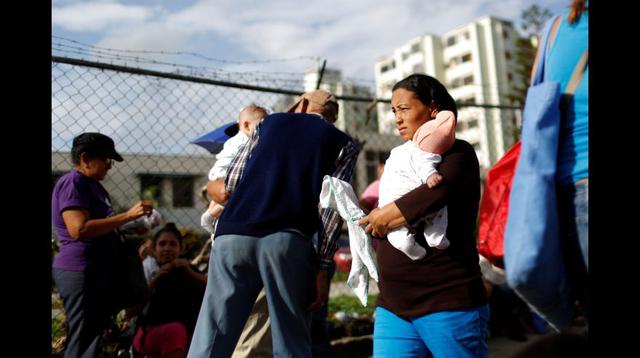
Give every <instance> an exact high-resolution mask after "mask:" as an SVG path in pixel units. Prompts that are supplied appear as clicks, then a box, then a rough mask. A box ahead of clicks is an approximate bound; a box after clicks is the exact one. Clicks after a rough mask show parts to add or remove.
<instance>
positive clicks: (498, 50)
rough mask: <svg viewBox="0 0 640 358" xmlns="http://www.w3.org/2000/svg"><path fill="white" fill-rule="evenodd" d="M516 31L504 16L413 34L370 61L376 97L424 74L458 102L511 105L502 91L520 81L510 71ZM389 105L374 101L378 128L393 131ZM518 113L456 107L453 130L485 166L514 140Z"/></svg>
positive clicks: (510, 89) (513, 66)
mask: <svg viewBox="0 0 640 358" xmlns="http://www.w3.org/2000/svg"><path fill="white" fill-rule="evenodd" d="M519 36H520V35H519V33H518V32H517V31H516V29H515V28H514V27H513V24H512V23H511V22H510V21H506V20H501V19H497V18H495V17H492V16H484V17H482V18H479V19H477V20H475V21H473V22H471V23H469V24H466V25H463V26H460V27H458V28H455V29H453V30H451V31H448V32H446V33H445V34H443V35H442V36H437V35H431V34H427V35H424V36H420V37H416V38H413V39H411V40H409V41H408V42H407V43H405V44H404V45H402V46H401V47H399V48H397V49H395V50H394V52H393V54H392V55H390V56H388V57H385V58H382V59H380V60H379V61H378V62H377V63H376V64H375V79H376V96H377V98H382V99H390V98H391V89H392V87H393V85H394V84H395V83H396V82H398V81H399V80H401V79H403V78H405V77H406V76H408V75H410V74H413V73H424V74H427V75H430V76H433V77H435V78H437V79H438V80H440V81H441V82H442V83H443V84H444V85H445V86H446V87H447V89H448V90H449V93H451V95H452V97H453V98H454V99H455V100H456V101H457V102H458V103H459V104H461V105H464V104H467V105H473V104H484V105H513V104H512V103H511V102H510V101H509V99H508V96H509V95H511V94H512V93H513V91H514V88H513V86H514V84H519V83H521V81H524V80H525V79H524V78H521V76H519V75H518V74H517V72H516V51H517V47H516V43H517V39H518V38H519ZM390 108H391V107H390V105H389V104H388V103H378V106H377V110H378V127H379V130H380V132H381V133H397V132H396V129H395V124H394V123H393V114H391V111H390ZM519 116H520V113H519V112H518V111H517V110H512V109H502V110H498V109H493V108H483V107H474V106H460V107H459V108H458V128H457V133H456V135H457V137H458V138H460V139H464V140H466V141H468V142H469V143H471V144H472V145H473V146H474V148H475V149H476V153H477V155H478V159H479V161H480V165H481V167H483V169H487V168H488V167H490V166H491V165H492V164H493V163H495V162H496V161H497V160H498V159H499V158H500V157H501V156H502V155H503V154H504V152H505V151H506V150H507V149H509V148H510V147H511V146H512V145H513V144H514V143H515V134H514V133H515V123H516V121H517V119H518V118H519Z"/></svg>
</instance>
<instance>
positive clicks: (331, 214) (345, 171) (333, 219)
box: [225, 121, 360, 269]
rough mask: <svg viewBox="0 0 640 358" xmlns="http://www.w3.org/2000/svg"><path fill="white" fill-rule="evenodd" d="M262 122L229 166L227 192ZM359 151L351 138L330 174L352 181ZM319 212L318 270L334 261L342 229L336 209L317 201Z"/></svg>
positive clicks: (239, 174)
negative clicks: (326, 206)
mask: <svg viewBox="0 0 640 358" xmlns="http://www.w3.org/2000/svg"><path fill="white" fill-rule="evenodd" d="M261 126H262V121H261V122H260V123H259V124H258V125H257V126H256V129H255V130H254V131H253V135H251V139H249V141H248V142H247V144H245V146H244V148H242V150H241V151H240V152H239V153H238V155H236V157H235V158H234V159H233V161H232V162H231V166H230V167H229V173H228V174H227V177H226V179H225V188H226V190H227V192H228V193H229V194H231V193H233V191H234V190H235V189H236V186H237V185H238V182H239V181H240V178H242V174H243V172H244V168H245V166H246V164H247V161H248V160H249V157H251V152H252V151H253V148H255V146H256V144H258V140H259V139H260V127H261ZM359 152H360V150H359V149H358V146H357V145H356V143H355V142H354V141H353V140H351V141H349V142H348V143H347V145H345V146H344V147H343V148H342V150H340V154H338V158H337V159H336V170H335V171H334V172H333V174H331V176H333V177H334V178H338V179H340V180H344V181H346V182H347V183H348V182H350V181H351V176H352V175H353V170H354V168H355V166H356V161H357V159H358V154H359ZM318 211H319V215H320V217H321V218H322V233H320V235H319V236H318V238H319V241H318V260H319V262H318V263H319V265H320V268H321V269H328V268H329V267H330V266H331V265H332V264H333V254H334V253H335V252H336V250H337V249H338V237H339V236H340V229H341V228H342V223H343V220H342V218H341V217H340V214H338V212H337V211H335V210H333V209H323V208H321V207H320V204H318Z"/></svg>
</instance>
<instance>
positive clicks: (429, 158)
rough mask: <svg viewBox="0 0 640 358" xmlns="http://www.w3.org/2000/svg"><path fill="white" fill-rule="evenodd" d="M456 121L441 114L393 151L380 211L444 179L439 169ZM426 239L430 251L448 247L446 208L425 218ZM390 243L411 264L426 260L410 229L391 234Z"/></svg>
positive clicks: (448, 114)
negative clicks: (408, 259) (416, 189)
mask: <svg viewBox="0 0 640 358" xmlns="http://www.w3.org/2000/svg"><path fill="white" fill-rule="evenodd" d="M455 128H456V117H455V115H454V114H453V112H451V111H440V112H438V114H437V115H436V118H435V119H432V120H429V121H427V122H426V123H425V124H423V125H422V126H420V127H419V128H418V130H417V131H416V133H415V134H414V135H413V140H408V141H407V142H405V143H404V144H402V145H400V146H397V147H395V148H393V149H392V150H391V154H390V155H389V158H388V159H387V161H386V163H385V169H384V173H383V174H382V177H381V178H380V189H379V195H380V197H379V204H378V205H379V207H382V206H384V205H386V204H389V203H391V202H393V201H395V200H396V199H398V198H400V197H401V196H403V195H404V194H406V193H408V192H409V191H411V190H413V189H415V188H417V187H418V186H420V185H423V184H424V183H426V184H427V185H428V186H429V188H431V189H433V188H434V187H436V186H437V185H438V184H439V183H440V182H441V181H442V176H441V175H440V174H439V173H438V171H437V170H436V166H437V165H438V164H439V163H440V161H441V160H442V157H441V156H440V154H442V153H444V152H446V151H447V150H449V148H451V146H452V145H453V142H454V141H455V133H456V129H455ZM425 220H426V223H425V228H424V235H425V239H426V241H427V244H428V245H429V246H430V247H435V248H437V249H441V250H444V249H446V248H447V247H449V240H448V239H447V238H446V232H447V223H448V219H447V208H446V207H444V208H442V209H440V210H439V211H437V212H436V213H434V214H431V215H428V216H427V217H426V218H425ZM387 239H388V240H389V243H391V245H393V247H395V248H396V249H398V250H400V251H402V252H404V253H405V254H406V255H407V256H409V257H410V258H411V259H412V260H418V259H421V258H423V257H424V256H425V255H426V253H427V251H426V250H425V248H424V247H422V246H420V245H419V244H417V243H416V240H415V237H414V235H413V234H411V233H410V232H409V230H408V228H407V227H400V228H397V229H394V230H391V231H390V232H389V233H388V234H387Z"/></svg>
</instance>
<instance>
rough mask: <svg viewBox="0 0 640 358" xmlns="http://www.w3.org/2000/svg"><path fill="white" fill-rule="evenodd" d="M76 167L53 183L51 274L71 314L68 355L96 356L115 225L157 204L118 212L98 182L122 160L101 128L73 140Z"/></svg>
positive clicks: (107, 304) (108, 308) (107, 303)
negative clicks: (54, 244)
mask: <svg viewBox="0 0 640 358" xmlns="http://www.w3.org/2000/svg"><path fill="white" fill-rule="evenodd" d="M71 159H72V161H73V165H74V168H73V170H71V171H70V172H69V173H67V174H65V175H64V176H62V177H61V178H60V179H59V180H58V181H57V183H56V185H55V187H54V188H53V195H52V198H51V209H52V210H51V213H52V220H53V226H54V230H55V233H56V236H57V239H58V242H59V246H60V252H59V253H58V255H56V257H55V258H54V260H53V278H54V280H55V283H56V286H57V288H58V291H59V292H60V295H61V296H62V301H63V304H64V309H65V313H66V315H67V348H66V350H65V357H95V356H96V355H97V352H98V350H99V343H100V342H99V341H100V336H101V334H102V332H103V331H104V329H105V328H106V327H107V325H108V323H109V317H110V315H111V314H112V313H114V312H113V307H112V300H110V296H109V293H110V292H113V290H112V289H113V287H114V282H113V281H114V275H113V272H114V269H115V262H116V260H115V258H116V256H117V254H118V241H117V240H119V236H118V234H117V231H116V229H117V228H118V227H120V226H121V225H123V224H125V223H127V222H129V221H131V220H135V219H137V218H139V217H141V216H142V215H145V214H147V215H148V214H150V213H151V211H152V209H153V207H152V206H151V205H149V204H146V203H143V202H138V203H136V204H135V205H134V206H133V207H131V209H129V210H128V211H126V212H124V213H121V214H115V213H114V211H113V208H112V207H111V202H110V200H109V195H108V193H107V191H106V190H105V189H104V187H103V186H102V185H101V184H100V181H101V180H103V179H104V178H105V176H106V175H107V172H108V171H109V169H111V163H112V160H116V161H119V162H121V161H122V160H123V159H122V156H120V154H118V152H116V150H115V146H114V143H113V140H112V139H111V138H109V137H108V136H106V135H103V134H100V133H83V134H80V135H79V136H77V137H75V138H74V139H73V146H72V148H71Z"/></svg>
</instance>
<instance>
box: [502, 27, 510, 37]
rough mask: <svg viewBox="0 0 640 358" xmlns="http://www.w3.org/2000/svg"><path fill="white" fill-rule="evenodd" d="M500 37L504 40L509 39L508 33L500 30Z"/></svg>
mask: <svg viewBox="0 0 640 358" xmlns="http://www.w3.org/2000/svg"><path fill="white" fill-rule="evenodd" d="M502 37H504V38H505V39H508V38H509V32H507V30H504V29H503V30H502Z"/></svg>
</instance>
